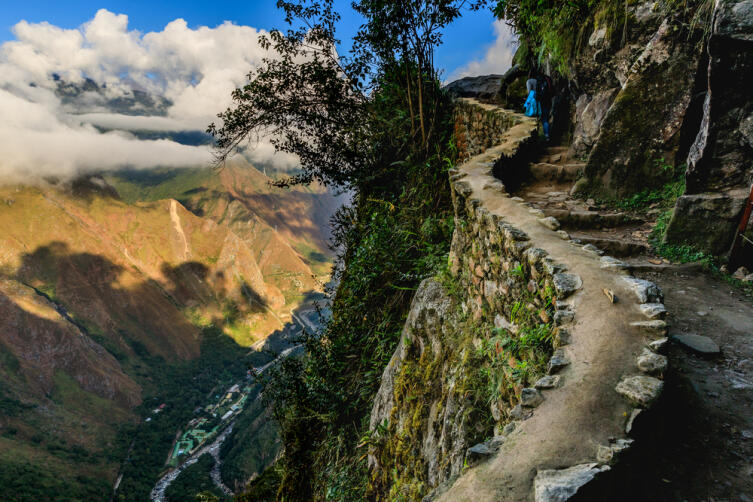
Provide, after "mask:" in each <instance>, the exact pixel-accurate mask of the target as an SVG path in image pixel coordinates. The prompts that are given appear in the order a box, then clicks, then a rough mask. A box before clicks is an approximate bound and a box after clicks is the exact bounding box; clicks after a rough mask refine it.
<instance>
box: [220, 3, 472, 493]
mask: <svg viewBox="0 0 753 502" xmlns="http://www.w3.org/2000/svg"><path fill="white" fill-rule="evenodd" d="M469 4H470V2H464V1H416V2H408V3H402V2H401V3H397V2H394V3H393V2H380V1H361V2H357V3H356V4H355V5H354V8H355V9H356V10H357V11H358V12H359V13H360V14H361V15H362V16H363V17H364V19H365V22H364V24H363V25H362V26H361V28H360V30H359V31H358V34H357V36H356V38H355V46H354V50H353V52H351V53H350V54H348V55H347V56H344V57H338V56H337V55H336V54H333V53H332V51H329V50H328V49H327V50H320V49H318V48H319V47H330V46H332V45H334V43H335V40H336V36H335V31H334V26H335V24H336V22H337V20H338V19H339V16H338V14H337V13H336V12H335V11H334V10H333V8H332V2H330V1H300V2H284V1H281V2H278V5H280V6H281V7H282V8H283V9H284V10H285V12H286V14H287V15H288V20H289V21H290V22H291V25H292V26H293V28H292V29H291V30H289V31H288V32H286V33H281V32H273V33H272V34H271V36H270V40H269V44H270V45H271V46H272V47H274V48H275V49H276V50H277V51H278V52H279V53H280V54H281V57H280V58H279V59H278V60H275V61H267V62H266V63H265V66H264V67H263V68H262V69H261V70H259V71H257V72H255V73H253V74H252V75H250V78H249V83H248V85H246V86H245V87H244V88H242V89H239V90H238V91H236V93H235V94H234V98H235V100H236V105H235V106H234V107H233V108H231V109H230V110H228V111H227V112H225V113H224V114H222V115H221V118H222V119H223V125H222V127H212V128H211V129H210V131H211V132H213V133H214V134H215V135H216V136H217V138H218V145H219V148H220V149H219V154H220V157H221V158H222V157H224V156H226V155H227V154H229V153H230V152H231V151H232V149H233V148H234V147H235V146H236V145H237V144H238V143H239V142H240V141H242V140H243V139H244V138H245V137H246V136H247V135H248V134H249V133H250V132H251V131H255V130H260V129H264V130H266V131H271V132H273V133H276V135H277V136H278V137H279V138H281V139H279V140H278V142H277V145H276V146H277V147H278V149H280V150H283V151H288V152H292V153H295V154H297V155H299V157H300V158H301V162H302V168H303V174H302V175H300V176H298V177H297V178H295V179H293V180H288V182H290V183H296V182H300V181H304V182H306V181H309V180H320V181H323V182H325V183H328V184H331V185H339V186H346V187H348V188H349V189H350V190H352V191H353V193H354V194H355V198H354V204H353V205H352V206H351V207H348V208H345V209H343V210H342V211H341V212H340V213H339V214H338V216H337V217H336V218H335V222H334V223H335V229H334V231H335V243H336V245H337V246H338V247H339V248H340V249H343V250H344V251H343V253H342V256H341V257H340V258H341V262H342V264H343V267H342V268H341V269H340V270H339V273H338V277H337V278H338V280H339V287H338V290H337V292H336V295H335V297H334V301H333V305H332V311H333V315H332V320H331V321H330V322H329V324H328V326H327V327H326V328H325V329H324V330H323V332H322V333H319V334H317V335H315V336H307V337H306V338H305V343H306V349H307V356H306V357H305V358H304V359H302V360H299V359H288V360H286V361H285V362H284V363H283V364H281V365H280V366H279V367H278V368H277V369H276V370H275V371H272V372H270V378H269V379H268V384H267V388H266V389H265V396H266V397H267V398H268V399H269V401H270V402H271V403H272V404H273V407H274V414H275V418H276V419H277V420H278V422H279V423H280V429H281V437H282V441H283V445H284V449H285V454H284V456H283V457H282V459H281V460H280V461H279V462H278V465H277V466H276V467H275V471H274V474H275V475H274V476H271V475H269V476H262V478H260V480H259V482H258V483H255V484H252V486H251V489H250V491H249V493H248V494H247V495H246V496H244V497H241V499H242V500H246V499H247V500H256V499H257V498H262V499H263V498H264V497H265V496H268V494H269V490H270V486H269V485H270V483H269V481H270V479H274V478H275V477H276V476H279V479H280V481H279V487H278V490H277V497H278V498H279V499H281V500H324V499H327V500H342V501H352V500H363V499H364V498H365V497H366V490H367V487H368V474H367V467H366V458H365V456H366V455H365V454H366V449H365V447H364V445H363V444H361V440H362V438H363V437H364V435H365V434H366V432H367V429H368V420H369V412H370V409H371V402H372V400H373V397H374V394H375V393H376V390H377V388H378V386H379V383H380V378H381V374H382V371H383V369H384V367H385V366H386V364H387V362H388V361H389V359H390V357H391V356H392V353H393V352H394V350H395V347H396V345H397V343H398V340H399V335H400V331H401V329H402V326H403V323H404V320H405V316H406V314H407V310H408V308H409V306H410V301H411V298H412V296H413V293H414V291H415V289H416V288H417V286H418V284H419V283H420V281H421V280H422V279H424V278H426V277H429V276H432V275H434V274H436V273H437V271H438V270H439V269H440V268H441V267H442V266H443V265H444V264H445V263H446V259H447V252H448V250H449V243H450V236H451V231H452V213H451V204H450V192H449V186H448V182H447V179H448V178H447V170H448V168H449V167H451V166H452V165H453V164H454V162H455V158H456V149H455V147H454V145H453V142H452V120H451V119H452V106H451V102H450V99H449V96H447V95H446V94H445V93H444V92H443V91H442V90H441V89H440V86H439V82H438V75H437V73H436V70H435V69H434V68H433V66H432V55H433V50H434V48H435V46H436V45H437V44H438V43H439V42H440V40H441V29H442V28H443V27H444V26H446V25H447V24H448V23H450V22H451V21H452V20H453V19H455V18H456V17H457V16H459V15H460V12H461V8H464V7H467V6H469ZM297 26H304V28H303V29H300V30H298V29H296V28H295V27H297ZM302 56H305V58H303V57H302ZM301 61H303V62H301ZM359 444H361V446H360V447H359Z"/></svg>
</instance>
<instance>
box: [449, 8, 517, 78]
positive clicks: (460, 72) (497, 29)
mask: <svg viewBox="0 0 753 502" xmlns="http://www.w3.org/2000/svg"><path fill="white" fill-rule="evenodd" d="M493 26H494V33H495V39H494V43H493V44H492V45H490V46H489V47H488V48H487V50H486V53H485V54H484V57H483V58H481V59H478V60H475V61H471V62H469V63H468V64H466V65H465V66H462V67H460V68H458V69H457V70H455V71H453V72H452V73H451V74H450V76H449V77H448V78H447V82H452V81H454V80H457V79H459V78H463V77H475V76H477V75H489V74H494V73H496V74H501V73H504V72H506V71H507V70H509V69H510V67H511V66H512V57H513V56H514V55H515V50H516V49H517V48H518V38H517V37H516V36H515V33H514V32H513V31H512V28H510V26H508V25H507V24H506V23H505V22H504V21H503V20H496V21H494V24H493Z"/></svg>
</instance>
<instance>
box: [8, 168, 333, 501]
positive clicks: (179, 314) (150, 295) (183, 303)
mask: <svg viewBox="0 0 753 502" xmlns="http://www.w3.org/2000/svg"><path fill="white" fill-rule="evenodd" d="M108 179H109V180H110V184H108V183H107V182H106V181H105V180H104V179H103V178H101V177H98V176H95V177H89V178H85V179H80V180H76V181H75V182H72V183H70V184H62V183H61V184H57V185H54V186H52V185H46V186H37V187H33V186H12V187H8V186H6V187H0V228H2V232H0V379H1V380H2V385H0V446H1V447H2V448H0V449H2V451H3V453H2V454H0V471H3V472H4V473H5V474H4V475H2V476H0V486H2V487H4V488H7V489H8V490H10V492H9V493H16V492H17V493H19V497H21V498H19V500H32V499H34V500H51V499H55V498H56V496H52V495H51V494H55V493H56V494H57V497H62V499H66V497H68V499H71V500H83V499H85V500H97V499H101V498H103V497H104V495H105V494H107V493H109V491H110V490H111V488H112V485H113V483H114V481H115V478H116V477H117V475H118V471H119V470H120V465H121V462H122V461H123V459H124V455H125V454H126V450H128V451H130V452H131V453H130V454H129V456H130V457H132V458H140V459H142V458H148V459H152V460H149V461H148V462H149V463H150V465H153V467H149V469H146V470H145V471H143V472H141V471H139V472H136V473H133V472H131V474H128V476H130V477H131V478H133V476H137V478H133V479H126V480H124V485H128V490H129V492H128V493H129V494H133V496H137V495H136V494H138V493H143V490H144V489H146V491H147V492H148V488H150V483H151V484H153V480H152V478H151V476H153V475H154V472H155V469H157V470H158V469H159V468H161V465H162V462H164V458H165V456H166V454H167V450H166V449H165V451H162V450H161V448H163V447H164V448H167V447H169V443H170V441H171V439H172V437H173V436H174V434H175V432H176V429H175V427H177V426H179V424H181V423H184V422H185V420H186V417H183V415H181V414H182V413H183V414H184V413H188V414H189V416H188V418H190V412H191V410H192V409H193V407H195V406H196V404H193V405H191V404H190V403H198V404H201V399H203V398H202V396H204V394H206V392H208V391H209V390H210V389H211V388H212V387H213V386H214V385H217V384H218V383H220V382H219V381H215V382H214V383H212V381H210V380H211V378H216V377H212V376H211V375H225V374H226V373H227V371H224V370H223V368H228V369H229V368H234V369H233V370H232V371H233V372H234V373H232V375H234V376H232V378H238V377H240V376H242V375H244V374H245V368H246V365H247V362H246V361H245V360H244V357H246V356H245V355H246V354H247V353H248V349H244V348H243V347H244V346H246V347H247V346H249V345H251V344H252V343H254V342H255V341H258V340H261V339H263V338H264V337H265V336H266V335H268V334H270V333H272V332H273V331H275V330H279V329H281V328H283V327H284V326H286V325H287V324H288V323H290V322H291V321H292V319H293V318H292V311H293V310H294V309H296V308H298V307H299V306H300V305H301V302H303V301H309V300H308V298H309V297H310V296H311V293H312V292H315V291H317V290H319V288H320V284H321V282H323V281H326V280H327V279H328V277H327V272H328V270H329V266H330V262H331V258H330V256H329V255H328V254H327V253H328V251H327V249H326V247H325V243H326V240H327V235H328V234H327V230H326V229H325V228H323V227H322V226H321V225H322V222H323V221H326V219H327V217H328V215H327V214H325V213H327V212H328V211H329V212H331V211H332V210H333V209H334V208H335V207H336V202H337V201H336V200H335V199H334V198H332V197H330V196H329V195H328V194H326V193H325V192H324V191H318V192H315V191H307V190H295V191H289V192H283V191H279V192H278V191H277V190H278V189H273V188H271V187H269V186H268V184H267V181H268V178H266V177H264V175H263V174H261V173H259V172H258V171H255V170H254V169H253V168H252V167H250V166H237V167H234V168H233V171H232V172H231V170H230V169H228V170H226V171H224V172H220V173H216V172H214V171H211V170H205V171H200V170H185V171H178V172H168V173H167V174H165V173H162V172H158V171H153V172H141V173H136V174H133V173H118V174H117V175H113V176H110V177H108ZM257 191H258V192H257ZM178 199H180V200H178ZM264 204H270V205H275V206H276V207H277V208H278V211H275V210H274V209H269V210H268V209H265V208H264V207H263V205H264ZM314 206H316V207H317V208H318V209H312V208H313V207H314ZM287 208H293V210H292V211H289V212H286V211H287ZM310 209H311V211H312V212H313V213H314V214H315V215H316V216H315V217H313V218H310V217H305V214H306V213H307V212H308V211H309V210H310ZM325 216H326V217H325ZM296 217H300V221H294V218H296ZM267 219H269V220H270V221H271V223H270V222H268V221H267ZM274 225H277V228H278V230H276V229H275V228H274ZM297 248H298V249H305V250H309V256H304V255H303V254H302V253H300V252H298V251H296V249H297ZM310 256H313V257H314V258H313V260H312V259H311V258H310ZM212 326H214V327H216V328H219V329H220V330H222V331H217V330H216V329H215V332H219V333H222V332H224V335H221V336H222V337H223V338H225V341H222V340H218V341H211V343H210V344H209V345H206V344H205V341H206V335H205V333H206V332H207V330H211V329H214V328H212ZM230 339H232V340H233V342H232V343H231V344H230V345H228V344H227V343H226V341H227V340H230ZM217 343H220V346H218V345H217ZM205 345H206V346H205ZM218 347H219V349H218ZM217 350H219V352H220V353H221V354H219V355H218V352H217ZM205 351H211V352H205ZM265 357H266V356H265ZM192 361H193V362H192ZM173 367H174V368H184V369H182V370H180V371H178V372H177V373H176V372H174V371H172V370H170V368H173ZM196 372H199V373H196ZM238 372H240V373H238ZM236 373H237V374H236ZM170 375H178V376H179V377H180V378H179V379H177V380H176V379H175V378H172V377H171V376H170ZM227 376H228V377H231V375H230V373H227ZM198 377H201V380H200V381H201V382H203V383H202V384H201V385H198V384H197V383H192V382H198V381H197V380H196V378H198ZM176 378H177V377H176ZM208 378H209V379H210V380H207V379H208ZM175 386H177V388H179V389H180V392H179V393H176V392H175V391H173V390H171V389H172V388H173V387H175ZM202 389H203V390H202ZM186 393H188V394H186ZM183 394H186V395H183ZM160 396H161V397H160ZM171 399H172V400H171ZM142 402H143V404H141V403H142ZM160 402H167V403H173V404H169V406H173V407H174V408H175V412H174V413H173V415H170V418H169V420H168V419H167V418H164V419H162V425H160V424H157V425H153V424H155V423H156V422H158V421H153V422H152V424H150V425H149V426H147V427H152V428H155V427H156V428H157V429H155V432H159V434H161V435H160V436H158V438H159V439H158V440H157V439H155V442H154V443H150V442H151V441H152V439H146V440H145V439H143V438H153V437H154V438H157V436H153V434H152V433H147V432H148V431H147V432H145V431H144V427H145V426H144V425H143V423H142V424H141V425H137V424H138V423H139V421H140V420H139V418H138V417H139V416H141V417H144V416H145V415H146V414H149V413H151V409H152V408H153V407H154V406H155V403H156V404H159V403H160ZM181 406H182V407H185V408H186V411H185V412H184V411H180V410H178V408H179V407H181ZM181 410H182V408H181ZM166 416H167V415H166ZM134 427H135V428H136V429H134ZM135 430H140V431H141V432H139V433H138V434H136V435H134V433H135ZM150 434H151V435H150ZM133 438H137V440H136V442H135V443H133V442H132V439H133ZM138 438H141V439H138ZM165 441H166V442H165ZM142 443H143V444H142ZM129 447H130V448H129ZM150 447H151V450H154V451H151V452H150ZM154 459H156V460H154ZM155 462H156V463H155ZM142 470H143V469H142ZM29 479H34V480H36V481H37V482H38V483H40V484H39V487H40V488H39V490H38V491H33V490H31V491H30V490H28V489H27V485H28V484H29V483H30V482H29ZM19 480H23V481H22V482H23V483H25V484H24V485H23V489H21V488H18V489H14V488H12V487H13V486H17V487H18V486H19V485H18V483H19V482H21V481H19ZM21 494H23V495H21ZM130 496H131V495H129V497H130ZM24 497H26V498H24ZM29 497H31V498H29ZM34 497H36V498H34ZM129 500H130V498H129Z"/></svg>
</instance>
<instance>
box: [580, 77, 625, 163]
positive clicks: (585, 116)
mask: <svg viewBox="0 0 753 502" xmlns="http://www.w3.org/2000/svg"><path fill="white" fill-rule="evenodd" d="M618 92H619V89H618V88H614V89H607V90H605V91H601V92H598V93H597V94H596V95H595V96H593V97H591V96H589V95H588V94H581V95H580V97H579V98H578V101H576V102H575V117H576V119H575V120H576V122H575V131H574V132H573V145H572V148H573V151H574V152H575V154H576V155H578V156H579V157H586V156H587V155H588V152H590V151H591V148H592V147H593V145H594V143H595V142H596V140H597V139H598V137H599V132H600V130H601V123H602V122H603V121H604V117H605V116H606V114H607V112H608V111H609V107H610V106H612V102H613V101H614V97H615V96H616V95H617V93H618Z"/></svg>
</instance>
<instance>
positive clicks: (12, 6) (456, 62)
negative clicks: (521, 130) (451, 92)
mask: <svg viewBox="0 0 753 502" xmlns="http://www.w3.org/2000/svg"><path fill="white" fill-rule="evenodd" d="M3 3H4V4H5V5H3V7H2V9H0V43H2V42H4V41H7V40H13V38H14V37H13V33H12V31H11V28H12V27H13V26H14V25H15V24H16V23H18V22H19V21H21V20H26V21H28V22H30V23H39V22H43V21H47V22H49V23H50V24H53V25H55V26H59V27H61V28H77V27H78V26H80V25H81V24H83V23H85V22H86V21H88V20H90V19H91V18H92V17H93V16H94V14H95V13H96V12H97V10H99V9H107V10H109V11H111V12H114V13H117V14H126V15H128V18H129V23H128V25H129V28H130V29H135V30H139V31H141V32H149V31H160V30H162V29H163V28H164V26H165V25H166V24H167V23H169V22H170V21H172V20H174V19H176V18H183V19H185V20H186V22H187V23H188V26H189V27H191V28H196V27H198V26H209V27H214V26H217V25H219V24H221V23H222V22H223V21H226V20H227V21H232V22H233V23H236V24H239V25H248V26H253V27H254V28H260V29H270V28H275V27H282V26H283V20H282V16H281V15H280V12H279V11H278V10H277V8H276V7H275V3H276V2H275V0H262V1H259V0H245V1H214V2H208V1H206V0H204V1H186V0H183V1H178V0H167V1H155V0H151V1H149V0H127V1H125V0H73V1H60V0H54V1H53V0H28V1H18V2H12V1H8V0H6V1H4V2H3ZM337 3H338V4H339V7H340V12H341V14H342V15H343V26H342V30H341V37H342V38H343V39H347V37H348V36H349V35H351V34H352V33H353V31H354V30H355V27H356V26H357V25H358V18H357V17H356V15H355V14H354V13H353V12H352V11H351V9H350V0H338V1H337ZM493 21H494V17H493V15H492V14H491V12H489V11H482V12H467V13H466V14H465V15H464V16H463V17H462V18H461V19H460V20H459V21H457V22H456V23H455V24H454V25H453V26H451V27H450V28H448V30H447V31H446V35H445V43H444V45H443V46H442V47H440V48H439V50H438V52H437V55H436V62H437V64H438V66H439V67H440V68H442V69H444V70H445V72H446V74H450V73H451V72H453V71H454V70H456V69H457V68H459V67H461V66H463V65H465V64H466V63H468V62H469V61H472V60H476V59H480V58H482V57H483V56H484V54H485V52H486V51H487V49H488V48H489V46H490V45H491V44H493V43H494V41H495V31H494V28H493V26H492V23H493ZM501 70H502V71H503V70H504V69H501Z"/></svg>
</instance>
